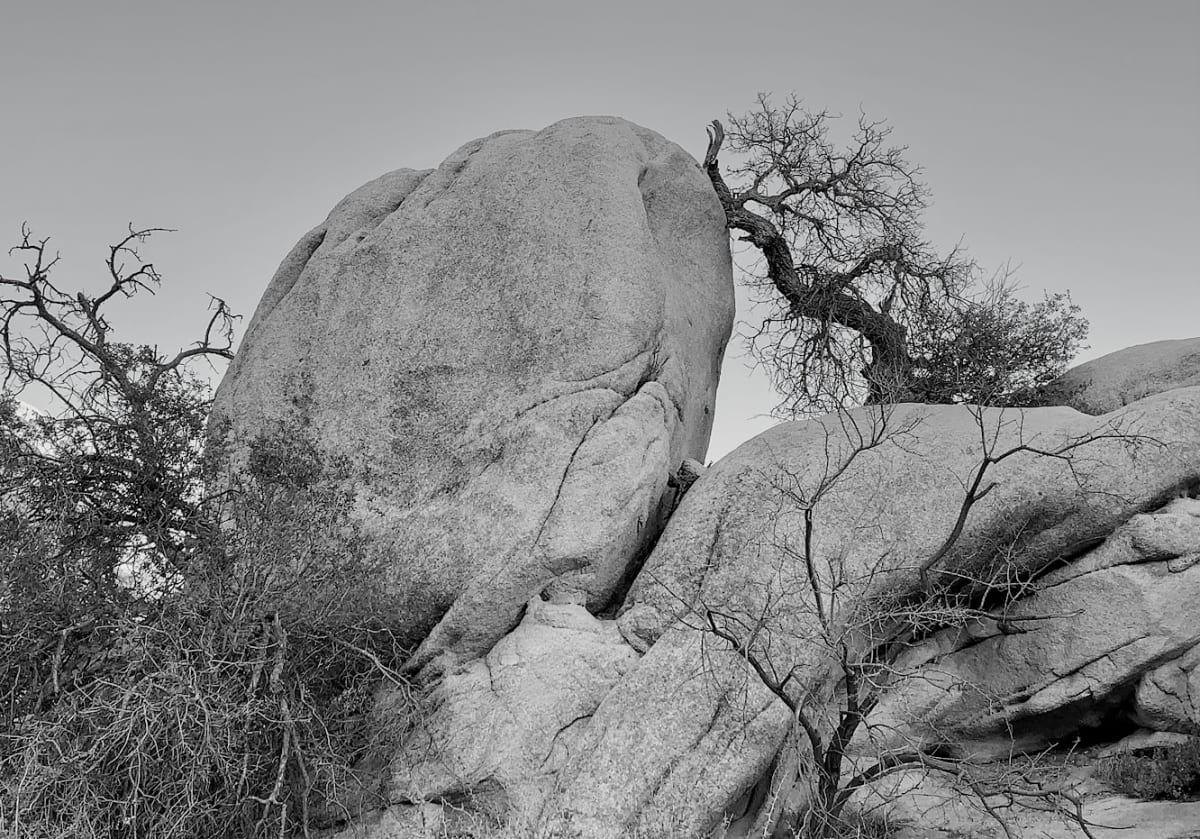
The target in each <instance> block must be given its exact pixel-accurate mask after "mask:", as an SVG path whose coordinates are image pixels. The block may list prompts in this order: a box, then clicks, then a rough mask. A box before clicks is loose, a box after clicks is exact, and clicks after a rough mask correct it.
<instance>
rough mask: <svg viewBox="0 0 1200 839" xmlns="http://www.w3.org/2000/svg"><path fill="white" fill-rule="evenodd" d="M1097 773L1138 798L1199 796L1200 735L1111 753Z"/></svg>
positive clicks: (1193, 797) (1119, 790)
mask: <svg viewBox="0 0 1200 839" xmlns="http://www.w3.org/2000/svg"><path fill="white" fill-rule="evenodd" d="M1096 775H1097V777H1098V778H1100V779H1101V780H1103V781H1105V782H1106V783H1108V784H1109V786H1111V787H1112V788H1113V789H1114V790H1115V791H1116V792H1119V793H1122V794H1124V795H1130V796H1134V797H1136V798H1147V799H1152V800H1169V801H1185V800H1191V799H1196V798H1200V737H1192V738H1190V739H1189V740H1188V741H1187V742H1186V743H1178V744H1172V745H1168V746H1155V747H1154V748H1150V749H1137V750H1131V751H1126V752H1121V753H1119V754H1116V755H1112V756H1110V757H1107V758H1104V759H1103V760H1102V761H1100V763H1099V765H1098V767H1097V773H1096Z"/></svg>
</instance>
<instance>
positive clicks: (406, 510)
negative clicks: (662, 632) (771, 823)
mask: <svg viewBox="0 0 1200 839" xmlns="http://www.w3.org/2000/svg"><path fill="white" fill-rule="evenodd" d="M732 316H733V289H732V279H731V267H730V259H729V248H728V237H727V234H726V231H725V226H724V216H723V213H722V211H721V207H720V205H719V203H718V202H717V199H716V197H715V196H714V195H713V194H712V189H711V187H710V186H709V184H708V181H707V179H706V178H705V176H704V175H703V173H702V172H701V171H700V169H699V167H698V165H697V164H696V162H695V161H694V160H693V159H692V158H691V157H689V156H688V155H687V154H686V153H685V152H684V151H683V150H682V149H680V148H679V147H678V146H676V145H674V144H673V143H670V142H667V141H666V140H664V139H663V138H662V137H660V136H659V135H657V134H655V133H654V132H652V131H649V130H647V129H644V128H641V127H639V126H636V125H633V124H631V123H628V122H625V121H623V120H620V119H615V118H609V117H589V118H579V119H571V120H565V121H563V122H560V123H556V124H555V125H552V126H550V127H549V128H546V129H545V130H543V131H540V132H536V133H535V132H532V131H509V132H500V133H497V134H493V135H491V136H489V137H486V138H484V139H481V140H476V141H474V142H472V143H468V144H467V145H465V146H463V147H462V148H461V149H459V150H458V151H457V152H455V153H454V154H453V155H451V156H450V157H449V158H448V159H447V160H446V162H445V163H443V164H442V165H441V166H440V167H438V168H437V169H435V170H432V171H425V172H416V171H411V170H399V171H396V172H392V173H390V174H387V175H384V176H383V177H381V178H378V179H377V180H375V181H372V182H371V183H369V184H367V185H365V186H363V187H361V188H360V189H358V190H356V191H355V192H354V193H352V194H351V195H350V196H348V197H347V198H346V199H345V200H343V201H342V202H341V203H340V204H338V206H337V207H335V208H334V210H333V212H332V213H331V214H330V216H329V218H328V219H327V220H326V221H325V222H324V223H323V224H322V225H320V226H319V227H317V228H316V229H315V230H313V231H312V232H311V233H309V234H308V235H306V236H305V237H304V238H303V239H302V240H301V241H300V243H299V244H298V245H297V246H296V247H295V249H294V250H293V251H292V253H291V254H289V255H288V256H287V258H286V259H285V260H284V261H283V264H282V265H281V266H280V269H279V271H278V273H277V274H276V276H275V278H274V279H273V280H272V282H271V284H270V287H269V288H268V289H267V292H266V294H265V295H264V297H263V299H262V302H261V303H260V304H259V307H258V309H257V311H256V312H255V315H254V318H253V320H252V321H251V323H250V325H249V328H248V329H247V333H246V337H245V340H244V342H243V345H242V347H241V350H240V351H239V353H238V355H237V358H236V360H235V361H234V363H233V365H232V366H231V368H230V370H229V373H228V375H227V376H226V377H225V380H224V381H223V382H222V384H221V387H220V389H219V391H218V393H217V397H216V402H215V404H214V410H213V428H214V429H216V430H215V432H214V439H213V448H214V450H215V451H218V452H221V453H222V454H223V456H224V457H225V458H226V462H227V463H230V464H233V465H235V466H236V465H237V464H239V463H241V462H242V458H243V457H244V455H245V450H246V449H245V447H246V445H247V443H248V441H251V440H253V439H254V438H255V437H256V436H258V435H276V436H278V435H282V436H284V437H285V438H288V439H295V440H297V441H298V442H303V443H305V444H306V445H311V446H312V447H314V448H315V449H316V450H317V451H318V452H319V453H320V454H322V455H323V456H325V457H326V458H328V459H330V460H331V461H335V462H337V463H339V464H340V467H339V468H340V469H341V472H340V474H339V476H338V480H339V481H340V482H341V487H342V488H343V489H348V490H349V492H350V494H351V496H352V498H353V510H352V513H351V521H350V522H349V523H351V524H353V525H354V526H355V527H356V528H357V530H358V531H360V532H361V533H362V535H363V536H364V538H365V540H366V544H367V546H368V547H367V550H369V551H371V552H373V553H374V555H377V556H382V557H384V558H386V560H387V568H388V571H387V575H386V579H381V580H380V581H379V585H380V586H381V587H382V588H383V589H385V590H386V592H387V594H388V595H389V597H390V599H391V603H392V604H393V605H392V607H391V610H390V611H391V614H390V615H388V616H387V617H388V619H389V620H390V621H391V622H392V623H393V624H394V625H395V626H396V628H397V629H398V630H399V631H400V632H401V634H402V635H403V637H404V640H406V641H407V642H409V643H412V644H416V643H420V644H421V646H420V649H419V650H418V652H417V653H416V655H415V657H414V659H413V661H412V666H413V667H414V668H415V667H421V666H424V665H427V664H429V663H430V662H432V661H434V660H439V665H438V666H439V667H443V666H448V665H449V663H450V662H451V661H453V660H455V659H459V658H464V657H466V658H470V657H472V656H475V655H479V654H481V653H484V652H486V651H487V650H488V649H489V648H490V647H491V645H492V643H493V642H495V641H496V640H497V639H498V638H499V637H501V636H502V635H503V634H504V633H505V632H507V631H508V630H509V629H511V628H512V627H513V626H514V625H515V624H516V622H517V621H518V619H519V617H520V613H521V609H522V607H523V606H524V604H525V603H526V602H527V601H528V600H529V599H530V598H531V597H533V596H535V595H537V594H539V593H540V592H543V591H550V592H551V593H553V594H555V595H558V596H561V597H565V598H568V599H570V598H572V597H573V598H574V599H576V600H578V601H581V602H583V603H585V604H586V605H587V606H588V607H590V608H592V609H597V608H599V607H602V606H603V605H604V604H605V603H606V602H608V601H609V599H610V598H611V597H612V596H613V594H614V592H615V591H616V590H617V588H618V586H619V585H620V583H621V581H622V578H623V575H624V574H625V573H626V569H627V566H628V565H629V563H630V562H631V561H633V560H634V559H635V558H637V557H639V556H640V555H643V554H644V552H645V551H646V550H647V549H648V547H649V546H650V545H651V544H652V543H653V539H654V538H655V537H656V535H657V533H658V530H659V529H660V528H661V524H662V518H663V516H664V512H665V507H666V504H665V502H664V498H665V497H666V496H668V495H669V494H670V491H669V490H668V488H667V480H668V476H669V474H670V472H671V471H672V470H674V469H675V468H676V467H677V466H678V465H679V463H680V461H681V460H683V459H684V458H696V459H703V457H704V453H705V450H706V448H707V445H708V437H709V433H710V430H711V425H712V410H713V400H714V397H715V392H716V385H717V378H718V374H719V370H720V362H721V356H722V352H723V350H724V347H725V343H726V341H727V340H728V337H729V333H730V329H731V324H732Z"/></svg>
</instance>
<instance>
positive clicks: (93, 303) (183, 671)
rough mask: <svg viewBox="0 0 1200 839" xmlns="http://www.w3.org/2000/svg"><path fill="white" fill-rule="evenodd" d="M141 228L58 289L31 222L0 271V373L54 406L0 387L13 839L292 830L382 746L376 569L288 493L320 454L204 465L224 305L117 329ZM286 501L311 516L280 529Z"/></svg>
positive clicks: (0, 625) (1, 730) (3, 624)
mask: <svg viewBox="0 0 1200 839" xmlns="http://www.w3.org/2000/svg"><path fill="white" fill-rule="evenodd" d="M161 232H162V231H154V230H131V231H130V233H129V235H128V236H127V237H125V238H124V239H123V240H122V241H121V242H119V243H118V244H117V245H115V246H114V247H113V248H112V250H111V253H110V257H109V260H108V263H107V264H108V269H109V277H108V278H107V279H108V285H107V287H106V288H104V289H103V291H102V292H101V293H100V294H98V295H96V296H89V295H87V294H84V293H82V292H80V293H76V294H71V293H66V292H64V291H63V290H62V289H59V288H58V287H57V286H56V285H55V284H54V280H53V277H52V269H53V268H54V265H55V259H54V258H53V257H51V256H50V251H49V250H48V243H47V241H46V240H36V239H34V238H33V236H32V234H31V233H30V232H29V231H28V230H26V231H25V232H24V234H23V237H22V240H21V243H20V244H19V245H18V246H17V248H16V249H15V252H17V253H19V254H21V255H22V256H24V257H25V260H24V263H25V264H24V267H25V276H24V277H22V278H14V279H10V278H7V277H5V278H3V279H2V280H0V288H3V291H4V298H3V304H4V311H3V320H2V322H0V328H2V332H0V338H2V345H3V351H4V355H5V362H6V378H5V386H6V389H8V390H10V391H16V392H17V393H22V394H25V395H29V396H31V397H34V398H39V399H41V400H44V403H45V404H48V405H50V406H52V410H51V411H48V412H45V413H39V414H36V415H31V414H30V412H28V411H18V410H17V404H16V402H15V401H14V400H13V399H12V398H11V397H8V398H6V399H5V401H4V402H3V403H2V404H0V459H2V462H0V476H2V477H0V517H2V518H3V526H2V527H0V693H2V696H3V702H2V705H3V708H2V711H0V835H3V836H6V837H14V839H15V837H22V839H24V838H25V837H68V836H69V837H130V838H131V839H132V837H156V839H157V837H199V836H278V835H288V834H290V833H292V832H300V833H306V832H307V830H308V828H309V827H310V826H312V825H314V824H317V823H319V822H321V821H322V820H323V819H324V820H328V819H329V818H330V817H331V816H330V813H329V810H330V808H335V807H337V806H341V805H340V804H339V802H345V801H353V800H355V799H360V800H361V799H363V798H369V797H370V795H371V794H372V791H371V790H370V789H367V788H364V785H363V784H362V783H361V782H359V781H358V779H357V777H356V776H355V774H354V771H353V770H352V767H355V766H356V765H360V764H362V763H363V761H364V756H365V755H366V753H367V751H368V749H369V748H371V747H372V746H376V747H382V746H383V744H382V742H381V736H382V735H381V732H382V731H383V730H385V728H386V727H385V726H370V725H369V721H368V718H369V717H370V715H371V713H372V690H373V687H374V686H375V685H376V684H377V683H378V682H379V680H381V679H391V680H392V681H393V682H395V683H396V684H398V685H400V686H401V687H403V686H404V683H403V682H402V681H401V680H400V678H399V676H398V675H397V674H396V672H395V670H394V666H395V664H396V663H397V662H398V661H399V660H400V658H401V656H402V653H403V651H402V650H400V649H399V648H398V647H397V645H396V644H395V643H394V642H393V640H392V636H391V633H390V632H389V631H388V628H387V627H386V625H384V624H383V623H381V622H380V621H379V620H378V618H377V612H376V611H375V610H373V609H372V606H371V590H370V583H371V581H372V575H373V570H372V569H370V568H366V567H363V566H362V564H361V562H359V561H358V560H356V559H355V556H356V555H355V553H354V551H353V549H352V547H353V535H352V534H347V533H345V532H342V531H341V530H339V531H338V532H337V533H336V543H337V544H338V545H340V547H341V549H339V550H332V549H331V548H330V545H332V544H334V540H333V539H332V538H331V533H330V529H331V528H333V527H334V526H335V525H334V523H335V522H337V521H338V520H339V515H338V513H339V510H340V508H341V507H342V506H343V505H344V504H345V503H346V499H345V498H344V497H338V496H337V495H336V494H335V493H330V492H325V493H323V494H315V493H311V492H306V490H305V488H306V487H307V486H308V485H309V483H310V479H311V478H312V477H313V475H314V474H316V473H318V472H322V471H327V470H330V469H335V468H336V464H329V463H325V462H322V460H321V459H320V457H319V455H317V453H316V452H315V451H312V450H307V449H305V447H304V446H303V441H297V440H295V439H288V440H286V441H284V440H267V439H263V440H260V441H258V442H257V443H256V445H255V446H254V449H253V452H252V454H251V456H250V463H249V465H248V469H247V470H246V471H245V472H244V473H243V474H242V475H241V476H240V477H238V478H232V477H229V476H221V475H215V474H211V473H209V472H206V461H205V458H204V457H203V449H204V431H205V422H206V418H207V409H208V405H209V401H210V398H211V395H210V392H209V387H208V385H207V381H206V379H205V378H204V377H203V376H202V375H200V373H199V372H198V371H197V370H196V368H195V365H196V364H197V363H201V362H204V361H206V360H209V359H215V360H217V361H221V360H226V359H228V358H229V357H231V354H232V353H231V347H232V329H233V319H232V315H231V314H230V313H229V312H228V310H227V309H226V307H225V306H224V304H223V303H222V302H221V301H213V306H212V309H211V312H210V316H209V318H208V321H207V323H206V325H205V326H204V327H203V334H202V337H201V338H200V340H199V341H197V342H196V343H195V344H194V345H192V346H190V347H188V348H184V349H182V350H179V351H178V352H176V353H175V354H173V355H170V356H165V355H163V354H161V353H160V352H159V351H158V350H157V349H156V348H152V347H147V346H131V345H128V344H125V343H121V342H119V341H118V340H116V337H115V336H114V334H113V330H112V327H111V326H110V322H109V320H108V319H107V317H106V313H107V311H108V308H109V306H110V305H111V304H112V303H115V302H119V301H120V300H122V299H124V298H127V297H129V296H131V295H133V294H135V293H147V292H152V291H153V289H154V286H155V285H157V283H158V282H159V279H160V278H159V275H158V272H157V271H156V270H155V268H154V266H153V264H152V263H149V262H145V261H143V259H142V257H141V254H140V247H141V246H142V245H143V244H144V243H145V242H146V241H147V239H148V238H149V237H150V236H151V234H158V233H161ZM218 487H219V490H218V489H217V488H218ZM234 499H236V502H237V503H230V502H231V501H232V500H234ZM284 507H287V508H288V509H289V510H291V511H293V512H294V511H296V510H297V509H298V508H299V509H300V510H301V511H302V513H303V515H302V518H303V519H304V520H305V521H307V522H308V523H309V527H308V529H307V530H305V531H300V530H297V529H296V528H294V527H290V526H289V527H287V528H283V527H280V526H279V525H278V524H277V522H278V521H279V520H280V516H279V515H278V514H279V512H280V510H281V509H282V508H284ZM356 562H358V564H356ZM368 729H370V730H371V732H372V736H371V738H368V737H367V736H366V732H367V731H368Z"/></svg>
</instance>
